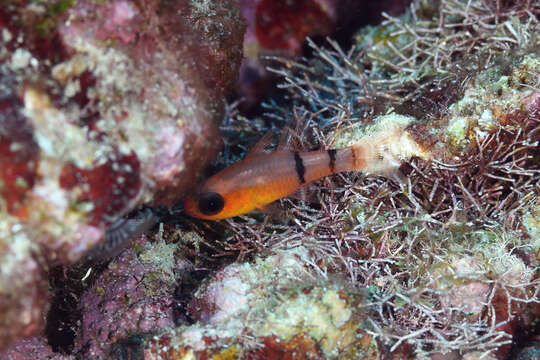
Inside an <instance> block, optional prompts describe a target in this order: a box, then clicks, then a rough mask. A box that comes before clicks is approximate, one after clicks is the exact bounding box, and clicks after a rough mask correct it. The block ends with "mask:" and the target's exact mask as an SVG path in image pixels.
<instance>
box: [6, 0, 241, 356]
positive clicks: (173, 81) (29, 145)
mask: <svg viewBox="0 0 540 360" xmlns="http://www.w3.org/2000/svg"><path fill="white" fill-rule="evenodd" d="M243 31H244V23H243V21H242V19H241V17H240V12H239V10H238V8H237V7H236V2H235V1H233V0H228V1H220V2H212V3H210V2H201V3H198V2H193V1H187V0H182V1H176V2H160V1H151V2H147V3H144V4H142V3H138V2H135V1H128V0H113V1H106V2H101V1H92V0H87V1H86V0H83V1H71V0H58V1H43V2H37V3H36V2H34V1H26V0H22V1H16V2H11V1H10V2H2V3H1V5H0V209H1V211H2V212H3V216H2V217H1V218H0V240H1V242H0V244H1V246H0V258H2V259H4V258H7V257H9V256H11V257H12V258H11V259H10V261H11V263H13V266H4V262H3V265H2V271H1V272H0V307H1V308H2V310H3V312H5V313H6V314H11V313H12V312H13V313H17V312H19V313H22V314H24V315H25V316H24V317H22V316H21V317H20V318H18V319H15V318H12V317H9V316H8V317H2V319H1V320H0V321H4V320H5V319H8V320H9V319H11V320H9V321H12V322H11V323H10V324H11V326H9V327H7V326H4V325H2V330H1V331H0V350H1V349H3V348H5V347H6V346H8V345H9V344H10V343H11V342H12V341H13V340H15V339H17V338H18V337H21V336H31V335H33V334H36V333H37V332H39V331H40V330H41V328H42V326H43V318H44V316H45V312H46V309H47V289H46V286H44V284H46V273H45V271H44V270H43V269H46V268H48V267H49V266H52V265H55V264H59V263H60V264H70V263H74V262H76V261H78V260H79V259H81V257H82V256H83V255H85V254H86V253H87V252H88V251H89V250H90V249H91V248H93V247H94V246H96V245H97V244H99V243H100V242H101V241H102V239H103V235H104V232H105V230H106V228H107V226H109V225H110V224H111V223H112V222H113V221H114V220H115V219H116V218H118V217H120V216H123V215H125V214H126V213H128V212H130V211H131V210H133V209H134V208H135V207H136V206H138V205H140V204H142V203H152V204H155V205H168V206H170V205H172V204H173V203H175V202H176V201H177V200H179V198H181V196H182V194H183V193H184V192H186V191H187V190H188V188H189V187H191V186H193V185H194V182H195V180H196V179H197V177H198V176H199V175H200V172H201V171H202V169H203V168H204V166H205V165H206V164H207V163H208V162H209V161H210V160H212V159H213V158H214V157H215V155H216V154H217V151H218V150H219V148H220V146H221V139H220V137H219V134H218V131H217V123H218V122H219V120H220V119H221V118H222V116H223V111H224V106H223V105H224V95H225V92H226V91H227V90H228V88H229V87H230V86H231V85H232V83H233V82H234V80H235V79H236V77H237V72H238V67H239V65H240V60H241V57H242V39H243ZM14 238H18V239H19V240H18V241H13V239H14ZM21 244H22V245H24V248H23V249H22V250H21V248H20V247H17V246H22V245H21ZM23 250H24V251H23ZM13 255H16V256H13ZM30 265H31V266H30ZM19 272H20V273H19ZM22 274H24V276H22ZM8 294H11V295H8ZM13 294H16V296H12V295H13ZM2 324H3V323H2Z"/></svg>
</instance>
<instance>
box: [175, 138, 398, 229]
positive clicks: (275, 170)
mask: <svg viewBox="0 0 540 360" xmlns="http://www.w3.org/2000/svg"><path fill="white" fill-rule="evenodd" d="M394 130H396V129H394ZM382 133H383V134H382V135H378V136H369V137H365V138H363V139H362V140H360V142H359V143H357V144H355V145H353V146H350V147H346V148H343V149H332V150H319V151H309V152H297V151H291V150H284V149H280V148H279V147H278V150H276V151H274V152H272V153H264V146H263V145H261V143H262V142H263V141H260V142H259V143H258V144H257V145H255V147H254V148H253V149H252V150H251V151H250V152H249V154H248V155H247V156H246V157H245V159H244V160H242V161H240V162H238V163H236V164H233V165H231V166H229V167H227V168H225V169H224V170H222V171H220V172H218V173H217V174H215V175H214V176H212V177H210V178H209V179H208V180H207V181H206V182H205V183H204V184H203V185H202V186H201V187H200V188H199V189H198V191H196V193H195V194H193V195H190V196H188V197H187V198H186V200H185V203H184V210H185V212H186V213H187V214H188V215H190V216H192V217H196V218H200V219H207V220H218V219H224V218H229V217H233V216H237V215H242V214H245V213H248V212H250V211H253V210H256V209H261V208H263V207H264V206H265V205H267V204H269V203H271V202H273V201H275V200H278V199H280V198H282V197H285V196H289V195H291V194H294V193H295V192H296V191H298V190H299V188H300V187H302V186H304V185H305V184H307V183H310V182H312V181H314V180H317V179H320V178H322V177H324V176H328V175H331V174H335V173H339V172H342V171H350V170H362V171H364V172H366V173H379V174H381V173H383V174H384V173H388V171H389V170H390V171H391V170H392V169H395V168H396V167H398V166H399V162H396V161H395V160H396V158H395V153H396V152H400V150H399V148H400V147H401V145H402V144H400V143H401V142H402V141H400V138H401V137H402V136H401V135H402V134H403V133H404V131H403V129H402V128H398V129H397V131H384V132H382ZM396 147H397V149H396Z"/></svg>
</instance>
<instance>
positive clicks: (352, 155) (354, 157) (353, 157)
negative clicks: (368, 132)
mask: <svg viewBox="0 0 540 360" xmlns="http://www.w3.org/2000/svg"><path fill="white" fill-rule="evenodd" d="M349 149H351V157H352V166H354V167H355V168H356V151H354V146H351V147H350V148H349Z"/></svg>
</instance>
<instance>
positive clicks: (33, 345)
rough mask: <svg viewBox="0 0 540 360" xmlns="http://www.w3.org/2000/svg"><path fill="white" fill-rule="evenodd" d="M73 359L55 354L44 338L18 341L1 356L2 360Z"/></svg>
mask: <svg viewBox="0 0 540 360" xmlns="http://www.w3.org/2000/svg"><path fill="white" fill-rule="evenodd" d="M72 358H73V357H72V356H69V355H62V354H58V353H55V352H53V351H52V349H51V347H50V346H49V345H47V340H46V339H45V338H44V337H42V336H36V337H32V338H28V339H22V340H18V341H16V342H15V343H14V344H13V345H12V346H10V348H9V349H8V350H7V351H5V352H4V353H3V354H0V360H26V359H40V360H45V359H46V360H69V359H72Z"/></svg>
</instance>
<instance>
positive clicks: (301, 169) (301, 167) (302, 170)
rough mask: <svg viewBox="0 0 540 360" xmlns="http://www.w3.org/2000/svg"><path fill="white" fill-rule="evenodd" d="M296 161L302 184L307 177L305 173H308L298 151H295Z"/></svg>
mask: <svg viewBox="0 0 540 360" xmlns="http://www.w3.org/2000/svg"><path fill="white" fill-rule="evenodd" d="M294 162H295V165H296V175H298V180H300V183H301V184H305V183H306V179H305V178H304V175H305V174H306V168H305V167H304V161H303V160H302V157H301V156H300V154H298V153H297V152H295V153H294Z"/></svg>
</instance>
